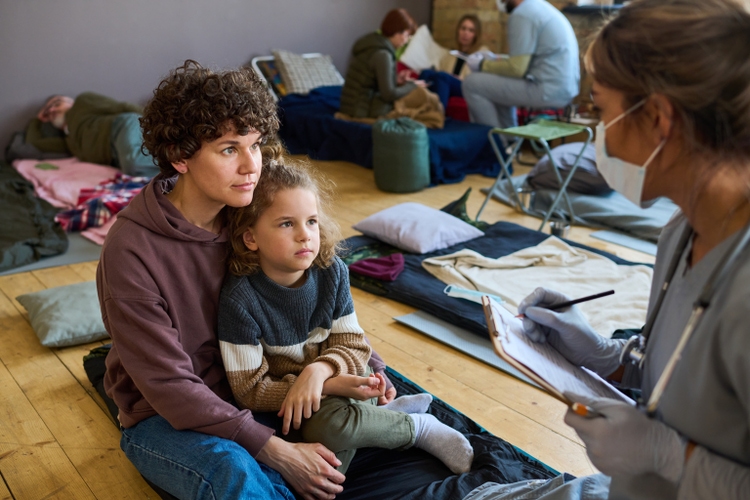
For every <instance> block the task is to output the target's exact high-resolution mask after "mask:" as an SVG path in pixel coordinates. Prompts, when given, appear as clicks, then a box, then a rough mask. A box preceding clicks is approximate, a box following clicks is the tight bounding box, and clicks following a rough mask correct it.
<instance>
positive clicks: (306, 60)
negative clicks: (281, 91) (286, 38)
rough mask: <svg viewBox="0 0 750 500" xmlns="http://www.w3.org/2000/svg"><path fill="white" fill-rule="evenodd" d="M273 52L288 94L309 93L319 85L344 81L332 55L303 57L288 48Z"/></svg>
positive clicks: (338, 83) (336, 83)
mask: <svg viewBox="0 0 750 500" xmlns="http://www.w3.org/2000/svg"><path fill="white" fill-rule="evenodd" d="M272 52H273V56H274V58H275V62H276V66H277V67H278V69H279V72H280V73H281V80H282V81H283V83H284V88H285V89H286V92H287V93H288V94H307V93H309V92H310V91H311V90H312V89H314V88H317V87H323V86H327V85H343V83H344V82H343V80H342V78H341V75H339V74H338V72H337V71H336V67H335V66H334V65H333V59H332V58H331V56H318V57H302V56H301V55H299V54H295V53H293V52H287V51H286V50H274V51H272Z"/></svg>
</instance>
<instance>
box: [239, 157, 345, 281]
mask: <svg viewBox="0 0 750 500" xmlns="http://www.w3.org/2000/svg"><path fill="white" fill-rule="evenodd" d="M264 158H265V157H264ZM295 188H301V189H309V190H310V191H311V192H312V193H313V194H315V198H316V199H317V200H318V228H319V230H320V251H319V252H318V255H317V256H316V257H315V260H314V261H313V265H314V266H315V265H316V266H319V267H322V268H325V267H329V266H330V265H331V264H332V263H333V258H334V257H335V256H336V253H337V252H338V251H339V249H340V241H341V231H340V229H339V225H338V224H337V223H336V221H334V220H333V219H332V218H331V217H330V216H329V215H328V214H329V213H330V203H331V199H332V194H333V183H332V182H331V181H330V180H328V179H327V178H325V177H323V176H322V175H320V174H319V173H318V172H316V171H315V170H314V168H313V166H312V164H311V163H310V162H309V161H307V160H298V159H292V158H289V157H288V156H278V157H277V158H276V159H274V160H270V161H269V162H268V165H267V166H266V165H264V167H263V173H262V174H261V176H260V179H259V180H258V185H257V186H256V188H255V192H254V193H253V202H252V203H251V204H250V205H248V206H246V207H239V208H233V207H227V218H228V227H229V239H230V241H231V244H232V249H231V252H230V255H229V271H230V272H231V273H232V274H234V275H237V276H244V275H247V274H253V273H255V272H257V271H258V270H259V269H260V257H259V256H258V253H257V252H254V251H252V250H250V249H248V248H247V246H246V245H245V242H244V241H243V239H242V236H243V235H244V234H245V231H247V230H248V228H251V227H253V226H254V225H255V223H256V222H257V221H258V219H259V218H260V216H261V215H262V214H263V212H265V211H266V209H268V207H270V206H271V205H272V204H273V201H274V198H275V197H276V193H278V192H280V191H283V190H286V189H295Z"/></svg>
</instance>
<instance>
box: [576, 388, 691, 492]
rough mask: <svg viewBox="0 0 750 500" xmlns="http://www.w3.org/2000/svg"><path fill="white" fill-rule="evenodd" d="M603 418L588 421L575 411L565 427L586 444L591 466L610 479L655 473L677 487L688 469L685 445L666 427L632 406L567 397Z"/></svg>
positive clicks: (602, 400)
mask: <svg viewBox="0 0 750 500" xmlns="http://www.w3.org/2000/svg"><path fill="white" fill-rule="evenodd" d="M565 395H566V396H567V397H568V398H569V399H571V400H573V401H576V402H579V403H584V404H586V405H587V406H589V407H590V408H592V409H593V410H594V411H596V412H597V413H599V414H601V415H602V416H601V417H594V418H585V417H581V416H579V415H577V414H576V413H574V412H573V411H572V410H568V412H567V413H566V414H565V423H566V424H568V425H569V426H571V427H572V428H573V429H575V431H576V433H578V435H579V436H580V438H581V439H582V440H583V442H584V443H585V444H586V453H587V454H588V456H589V458H590V459H591V463H592V464H594V466H595V467H596V468H597V469H599V470H600V471H602V472H603V473H604V474H606V475H608V476H623V475H624V476H634V475H638V474H646V473H655V474H658V475H660V476H662V477H664V478H666V479H667V480H669V481H672V482H673V483H677V482H678V481H679V480H680V477H681V476H682V471H683V469H684V467H685V446H686V443H685V441H684V440H683V439H682V438H681V437H680V435H679V434H678V433H677V431H675V430H674V429H672V428H671V427H668V426H667V425H666V424H664V423H662V422H660V421H658V420H655V419H653V418H649V417H647V416H646V415H645V414H644V413H643V412H641V411H640V410H638V409H637V408H635V407H634V406H632V405H629V404H628V403H624V402H620V401H615V400H613V399H590V398H585V397H583V396H579V395H576V394H568V393H566V394H565Z"/></svg>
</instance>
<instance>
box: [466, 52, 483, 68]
mask: <svg viewBox="0 0 750 500" xmlns="http://www.w3.org/2000/svg"><path fill="white" fill-rule="evenodd" d="M482 61H484V54H483V53H482V52H474V53H473V54H470V55H468V56H466V65H467V66H468V67H469V69H470V70H471V71H473V72H477V71H479V70H480V69H481V67H482Z"/></svg>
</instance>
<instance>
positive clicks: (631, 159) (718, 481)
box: [465, 0, 750, 500]
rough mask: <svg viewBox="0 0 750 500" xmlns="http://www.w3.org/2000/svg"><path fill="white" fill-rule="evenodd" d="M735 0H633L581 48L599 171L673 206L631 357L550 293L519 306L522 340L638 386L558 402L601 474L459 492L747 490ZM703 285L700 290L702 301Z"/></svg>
mask: <svg viewBox="0 0 750 500" xmlns="http://www.w3.org/2000/svg"><path fill="white" fill-rule="evenodd" d="M524 1H525V2H527V1H529V0H524ZM746 5H747V4H744V5H743V4H742V3H740V2H739V1H735V0H634V1H632V2H630V3H628V4H627V5H626V6H625V7H623V8H622V9H621V10H620V12H619V14H618V15H617V16H616V17H614V18H613V19H612V20H611V21H609V22H608V23H607V24H606V25H605V26H604V27H603V28H602V29H601V31H600V32H599V33H598V35H597V36H596V39H595V40H594V41H593V43H592V45H591V46H590V48H589V49H588V51H587V53H586V57H585V63H586V70H587V71H588V72H589V73H590V74H591V75H592V77H593V96H592V97H593V101H594V104H595V105H596V106H597V107H598V108H599V110H600V115H601V120H602V121H601V122H600V123H599V125H598V126H597V132H596V141H597V151H596V156H597V166H598V168H599V170H600V171H601V173H602V175H603V177H604V178H605V179H606V180H607V182H608V183H609V184H610V186H611V187H612V188H613V189H615V190H617V191H619V192H621V193H622V194H624V195H625V196H626V197H628V198H629V199H631V200H632V201H634V202H636V203H643V202H647V201H649V200H653V199H655V198H657V197H659V196H665V197H668V198H670V199H671V200H672V201H674V202H675V203H676V204H677V205H678V206H679V208H680V210H679V211H678V212H677V213H676V214H675V216H674V217H673V218H672V220H671V221H670V222H669V223H668V224H667V225H666V226H665V227H664V229H663V231H662V233H661V236H660V238H659V244H658V250H657V254H656V263H655V265H654V276H653V282H652V286H651V298H650V302H649V317H648V320H647V322H646V327H645V329H644V332H643V336H644V337H645V338H646V340H645V349H644V350H643V351H642V354H644V355H645V357H644V358H642V359H643V362H642V363H637V362H633V361H632V360H631V359H630V357H629V356H628V351H627V350H626V349H625V344H624V341H623V340H615V339H607V338H605V337H602V336H600V335H598V334H597V333H596V332H594V331H593V330H592V329H591V327H590V326H589V324H588V322H587V321H586V319H585V318H584V316H583V314H582V313H581V312H580V311H579V310H578V309H577V307H576V306H573V307H571V308H568V309H564V310H561V311H552V310H550V309H548V307H549V306H550V305H554V304H556V303H560V302H561V301H563V300H565V299H566V298H567V297H565V296H564V295H562V294H560V293H558V292H554V291H551V290H546V289H543V288H539V289H537V290H536V291H534V292H533V293H532V294H531V295H530V296H529V297H527V298H526V299H524V300H523V302H522V303H521V304H520V305H519V308H518V312H519V313H521V314H523V315H525V317H526V319H524V320H523V322H524V329H525V332H526V334H527V335H528V336H529V337H530V338H531V339H532V340H534V341H537V342H548V343H549V344H550V345H552V346H553V347H555V348H556V349H557V350H558V351H559V352H560V353H561V354H562V355H563V356H565V357H566V358H567V359H568V360H569V361H570V362H571V363H573V364H575V365H578V366H583V367H586V368H588V369H590V370H592V371H594V372H596V373H597V374H599V375H600V376H602V377H604V378H607V379H609V380H612V381H614V382H618V383H619V384H620V386H621V387H623V388H637V389H640V390H641V392H642V397H641V398H640V400H641V402H640V404H639V406H638V407H635V406H632V405H630V404H628V403H624V402H620V401H615V400H611V399H590V398H584V397H581V396H578V395H575V394H570V395H569V397H570V398H571V399H572V400H573V401H576V402H579V403H584V404H586V405H587V406H589V407H590V408H591V409H592V410H593V411H594V415H593V416H592V417H591V418H586V417H583V416H580V415H578V414H576V413H575V412H573V411H572V410H568V412H567V413H566V415H565V422H566V423H567V424H568V425H570V426H571V427H573V429H575V431H576V433H577V434H578V436H579V437H580V438H581V440H582V441H583V443H584V444H585V446H586V452H587V453H588V456H589V458H590V459H591V463H592V464H593V466H594V467H596V468H597V469H598V470H600V471H601V474H597V475H593V476H586V477H581V478H578V479H575V480H572V481H571V480H569V478H566V477H565V476H559V477H557V478H555V479H553V480H550V481H548V482H542V483H539V482H537V483H535V484H531V483H523V484H520V483H515V484H503V485H501V484H495V483H487V484H485V485H483V486H480V487H479V488H477V489H475V490H474V491H473V492H471V493H470V494H469V495H468V496H467V497H465V498H466V500H491V499H492V500H499V499H502V500H511V499H517V498H535V499H545V500H552V499H555V500H559V499H572V498H577V499H578V498H587V499H604V498H610V499H646V498H648V499H661V500H670V499H684V500H692V499H717V498H721V499H725V500H726V499H745V498H750V439H749V438H748V436H750V390H748V388H749V387H750V336H748V327H747V318H748V316H749V315H750V251H748V250H750V248H748V247H750V244H748V239H750V12H748V8H747V6H746ZM735 250H737V252H736V253H735ZM725 266H729V267H725ZM717 273H726V274H717ZM706 287H709V289H711V290H712V291H713V293H711V294H709V295H706V296H704V297H702V296H703V291H704V289H706ZM701 297H702V298H701ZM699 299H700V300H699ZM699 306H701V307H699ZM701 308H704V309H703V310H702V314H699V313H701ZM694 321H695V322H694ZM691 327H694V329H693V330H692V333H690V332H691V330H690V328H691ZM686 333H688V334H689V335H688V336H687V337H685V334H686ZM683 341H685V343H684V344H683ZM673 362H676V364H674V365H673V364H672V363H673ZM671 368H673V370H672V369H671Z"/></svg>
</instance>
